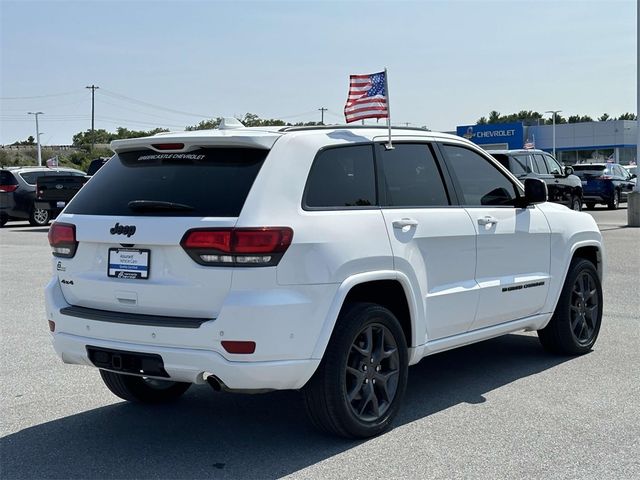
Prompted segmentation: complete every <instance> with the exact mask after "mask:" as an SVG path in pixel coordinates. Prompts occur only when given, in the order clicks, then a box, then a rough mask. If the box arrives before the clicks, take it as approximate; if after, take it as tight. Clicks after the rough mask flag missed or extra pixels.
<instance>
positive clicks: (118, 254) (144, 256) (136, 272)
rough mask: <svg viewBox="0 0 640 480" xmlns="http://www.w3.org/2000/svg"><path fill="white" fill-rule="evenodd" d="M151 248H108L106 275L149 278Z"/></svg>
mask: <svg viewBox="0 0 640 480" xmlns="http://www.w3.org/2000/svg"><path fill="white" fill-rule="evenodd" d="M150 256H151V250H141V249H137V248H110V249H109V268H108V271H107V275H108V276H109V277H114V278H128V279H139V280H140V279H141V280H146V279H148V278H149V257H150Z"/></svg>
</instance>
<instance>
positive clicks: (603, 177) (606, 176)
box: [598, 175, 613, 180]
mask: <svg viewBox="0 0 640 480" xmlns="http://www.w3.org/2000/svg"><path fill="white" fill-rule="evenodd" d="M612 178H613V177H612V176H611V175H600V176H599V177H598V179H600V180H611V179H612Z"/></svg>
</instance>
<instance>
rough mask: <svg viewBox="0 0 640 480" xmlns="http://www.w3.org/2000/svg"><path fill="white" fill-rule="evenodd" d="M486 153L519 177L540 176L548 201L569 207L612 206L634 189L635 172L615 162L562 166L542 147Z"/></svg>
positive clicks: (623, 200) (616, 206)
mask: <svg viewBox="0 0 640 480" xmlns="http://www.w3.org/2000/svg"><path fill="white" fill-rule="evenodd" d="M489 153H490V154H491V155H492V156H493V157H494V158H495V159H496V160H498V161H499V162H500V163H501V164H502V165H503V166H505V167H506V168H507V169H508V170H509V171H510V172H511V173H513V174H514V175H515V176H516V177H518V179H519V180H520V181H524V180H525V179H527V178H539V179H541V180H544V182H545V183H546V184H547V189H548V191H549V201H550V202H556V203H561V204H563V205H566V206H567V207H569V208H571V209H573V210H581V209H582V205H583V204H584V205H586V206H587V208H588V209H592V208H594V207H595V206H596V204H604V205H606V206H607V207H608V208H609V209H612V210H615V209H617V208H618V206H619V205H620V202H626V201H627V196H628V195H629V193H630V192H631V191H632V190H633V189H634V187H635V185H636V181H637V173H636V172H635V171H633V170H632V169H631V168H629V169H628V168H625V167H623V166H622V165H619V164H617V163H585V164H577V165H573V166H562V165H560V163H558V161H557V160H556V159H555V158H553V156H551V155H549V154H548V153H546V152H543V151H542V150H490V151H489Z"/></svg>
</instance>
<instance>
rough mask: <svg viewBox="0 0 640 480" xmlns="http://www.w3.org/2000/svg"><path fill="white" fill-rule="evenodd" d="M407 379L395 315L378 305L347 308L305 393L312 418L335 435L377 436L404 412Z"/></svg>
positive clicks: (402, 340) (403, 341) (401, 335)
mask: <svg viewBox="0 0 640 480" xmlns="http://www.w3.org/2000/svg"><path fill="white" fill-rule="evenodd" d="M407 375H408V353H407V341H406V339H405V334H404V332H403V330H402V327H401V325H400V322H399V321H398V319H397V318H396V317H395V315H394V314H393V313H392V312H391V311H389V310H388V309H386V308H384V307H382V306H380V305H376V304H373V303H352V304H349V305H345V307H343V311H342V312H341V313H340V317H339V318H338V321H337V322H336V326H335V328H334V331H333V334H332V335H331V339H330V341H329V345H328V346H327V349H326V351H325V354H324V357H323V359H322V362H321V363H320V366H319V367H318V370H316V372H315V373H314V375H313V377H311V379H310V380H309V381H308V382H307V384H306V385H305V386H304V388H303V389H302V392H303V395H304V400H305V406H306V409H307V414H308V416H309V419H310V420H311V423H313V425H314V426H315V427H316V428H318V429H320V430H322V431H325V432H327V433H331V434H333V435H339V436H342V437H347V438H367V437H372V436H375V435H378V434H380V433H382V432H384V431H385V430H387V429H388V428H389V427H390V425H391V422H392V420H393V418H394V417H395V416H396V414H397V413H398V410H399V409H400V404H401V403H402V398H403V397H404V392H405V388H406V385H407Z"/></svg>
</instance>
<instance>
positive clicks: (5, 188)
mask: <svg viewBox="0 0 640 480" xmlns="http://www.w3.org/2000/svg"><path fill="white" fill-rule="evenodd" d="M17 188H18V185H0V192H7V193H10V192H15V191H16V189H17Z"/></svg>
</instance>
